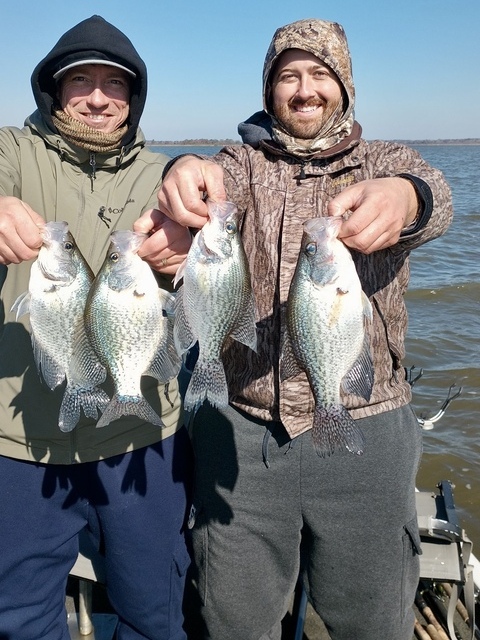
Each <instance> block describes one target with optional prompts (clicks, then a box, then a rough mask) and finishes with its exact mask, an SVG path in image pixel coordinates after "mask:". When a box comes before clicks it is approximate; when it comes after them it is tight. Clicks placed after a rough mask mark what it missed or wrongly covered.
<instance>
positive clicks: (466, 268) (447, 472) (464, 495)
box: [152, 145, 480, 557]
mask: <svg viewBox="0 0 480 640" xmlns="http://www.w3.org/2000/svg"><path fill="white" fill-rule="evenodd" d="M415 148H416V149H417V150H418V151H419V152H420V153H421V154H422V156H423V157H424V158H425V159H426V160H427V161H428V162H429V163H430V164H431V165H433V166H435V167H438V168H439V169H441V170H442V171H443V172H444V174H445V176H446V178H447V180H448V181H449V183H450V186H451V189H452V193H453V202H454V209H455V218H454V221H453V223H452V225H451V227H450V228H449V230H448V231H447V233H446V234H445V235H444V236H443V237H442V238H439V239H437V240H435V241H433V242H430V243H427V244H426V245H424V246H423V247H421V248H420V249H418V250H416V251H415V252H413V254H412V257H411V272H412V274H411V281H410V288H409V291H408V293H407V296H406V301H407V307H408V311H409V318H410V324H409V331H408V335H407V341H406V349H407V356H406V359H405V362H404V364H405V366H406V367H412V366H414V367H415V369H414V374H416V373H418V372H419V371H420V370H423V376H422V377H421V378H420V379H419V380H418V381H417V382H416V383H415V385H414V387H413V391H414V397H413V405H414V407H415V410H416V411H417V414H418V416H419V417H421V418H428V417H430V416H432V415H434V414H435V413H437V411H438V410H439V409H440V407H441V405H442V403H443V401H444V400H445V398H446V396H447V394H448V390H449V388H450V386H451V385H455V387H454V389H453V391H454V392H455V391H456V390H458V389H459V388H460V387H462V393H461V394H460V396H459V397H458V398H456V399H455V400H453V401H452V403H451V404H450V405H449V406H448V408H447V410H446V413H445V415H444V416H443V418H441V419H440V420H439V421H438V422H436V423H435V425H434V428H433V429H432V430H428V431H424V455H423V459H422V463H421V467H420V471H419V474H418V480H417V486H418V488H419V489H421V490H425V491H428V490H433V489H434V488H435V486H436V484H437V483H438V482H440V481H441V480H450V481H451V482H452V483H453V485H454V497H455V502H456V505H457V510H458V512H459V516H460V520H461V523H462V526H463V527H464V529H465V530H466V532H467V535H468V536H469V537H470V539H471V540H472V541H473V543H474V552H475V553H476V555H477V557H480V497H479V492H480V438H479V428H478V418H479V415H480V414H479V411H480V364H479V362H480V322H479V317H480V146H474V145H471V146H470V145H465V146H462V145H458V146H456V145H455V146H454V145H431V146H429V145H421V146H418V147H415ZM152 149H153V150H155V151H158V152H163V153H165V154H167V155H169V156H170V157H175V156H177V155H179V154H180V153H197V154H207V155H212V154H214V153H216V152H217V151H218V150H219V147H183V146H179V147H173V146H172V147H168V146H167V147H152Z"/></svg>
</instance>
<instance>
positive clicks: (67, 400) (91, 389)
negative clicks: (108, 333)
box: [12, 222, 109, 432]
mask: <svg viewBox="0 0 480 640" xmlns="http://www.w3.org/2000/svg"><path fill="white" fill-rule="evenodd" d="M42 234H43V245H42V247H41V249H40V251H39V253H38V257H37V259H36V260H35V262H34V263H33V264H32V267H31V270H30V281H29V287H28V291H27V292H26V293H24V294H22V295H21V296H19V298H17V300H16V301H15V303H14V305H13V307H12V311H16V312H17V319H18V318H19V317H20V316H22V315H23V314H24V313H29V314H30V325H31V335H32V346H33V355H34V359H35V363H36V365H37V368H38V371H39V373H40V374H41V376H42V377H43V379H44V380H45V382H46V384H47V385H48V387H49V388H50V389H55V388H56V387H58V385H60V384H62V382H63V381H64V380H65V379H66V387H65V393H64V396H63V400H62V404H61V407H60V413H59V419H58V426H59V427H60V429H61V430H62V431H64V432H68V431H72V429H74V428H75V426H76V425H77V423H78V420H79V419H80V408H83V411H84V413H85V415H86V416H87V417H89V418H93V419H97V418H98V410H99V411H103V409H104V408H105V407H106V405H107V404H108V402H109V397H108V395H107V394H106V393H105V392H104V391H103V390H102V389H100V388H96V387H97V385H99V384H100V383H102V382H103V381H104V380H105V378H106V371H105V368H104V367H103V366H102V365H101V363H100V362H99V360H98V358H97V356H96V355H95V352H94V351H93V349H92V347H91V345H90V343H89V342H88V339H87V337H86V334H85V330H84V325H83V311H84V308H85V302H86V300H87V295H88V291H89V288H90V284H91V282H92V281H93V273H92V271H91V269H90V267H89V266H88V264H87V262H86V261H85V259H84V257H83V256H82V254H81V252H80V250H79V249H78V247H77V245H76V244H75V241H74V239H73V236H72V234H71V233H70V232H69V230H68V224H67V223H66V222H47V223H46V224H45V227H44V229H43V231H42Z"/></svg>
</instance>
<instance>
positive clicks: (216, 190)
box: [203, 162, 227, 202]
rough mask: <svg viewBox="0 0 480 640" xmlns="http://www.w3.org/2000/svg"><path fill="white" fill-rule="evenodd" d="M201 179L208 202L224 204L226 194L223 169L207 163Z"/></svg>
mask: <svg viewBox="0 0 480 640" xmlns="http://www.w3.org/2000/svg"><path fill="white" fill-rule="evenodd" d="M203 178H204V181H205V191H206V192H207V195H208V197H209V198H210V200H213V201H214V202H224V201H225V200H226V199H227V194H226V191H225V186H224V184H223V169H222V168H221V167H220V166H219V165H217V164H214V163H213V162H209V163H208V165H206V166H205V167H204V173H203Z"/></svg>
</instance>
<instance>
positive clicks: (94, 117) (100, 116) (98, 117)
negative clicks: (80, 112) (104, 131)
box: [89, 114, 105, 120]
mask: <svg viewBox="0 0 480 640" xmlns="http://www.w3.org/2000/svg"><path fill="white" fill-rule="evenodd" d="M89 118H90V119H91V120H105V116H102V115H97V116H94V115H93V114H90V116H89Z"/></svg>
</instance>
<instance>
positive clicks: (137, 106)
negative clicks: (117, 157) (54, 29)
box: [31, 15, 147, 146]
mask: <svg viewBox="0 0 480 640" xmlns="http://www.w3.org/2000/svg"><path fill="white" fill-rule="evenodd" d="M79 54H82V56H83V55H85V58H86V59H88V58H91V59H96V60H102V59H105V60H107V61H110V62H114V63H116V64H117V65H120V66H122V67H126V68H127V69H128V70H130V71H131V72H132V73H133V74H135V77H133V76H132V77H131V95H130V113H129V117H128V125H129V126H128V130H127V133H126V134H125V136H124V137H123V140H122V146H123V145H126V144H128V143H129V142H131V140H133V139H134V137H135V135H136V132H137V128H138V125H139V122H140V117H141V115H142V113H143V109H144V107H145V100H146V97H147V69H146V66H145V63H144V62H143V60H142V59H141V58H140V56H139V54H138V53H137V51H136V49H135V47H134V46H133V44H132V43H131V42H130V40H129V39H128V38H127V36H126V35H125V34H124V33H122V32H121V31H120V30H119V29H117V28H116V27H114V26H113V25H112V24H110V23H109V22H107V21H106V20H104V19H103V18H102V17H101V16H97V15H94V16H92V17H91V18H87V19H86V20H83V21H82V22H80V23H79V24H77V25H76V26H74V27H72V28H71V29H70V30H69V31H67V32H66V33H65V34H64V35H63V36H62V37H61V38H60V40H58V42H57V43H56V44H55V46H54V47H53V49H51V51H50V52H49V53H47V55H46V56H45V57H44V58H43V60H41V61H40V62H39V63H38V64H37V66H36V67H35V69H34V70H33V73H32V77H31V84H32V91H33V96H34V98H35V102H36V104H37V107H38V109H39V111H40V113H41V114H42V116H43V118H44V119H45V121H46V123H47V124H48V126H49V127H50V128H51V129H52V131H56V129H55V126H54V124H53V121H52V116H51V113H52V104H53V102H54V101H55V100H56V95H57V85H56V82H55V80H54V78H53V75H54V74H55V73H56V72H57V71H59V69H61V68H62V67H64V66H65V64H68V62H69V61H74V60H78V59H79Z"/></svg>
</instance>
